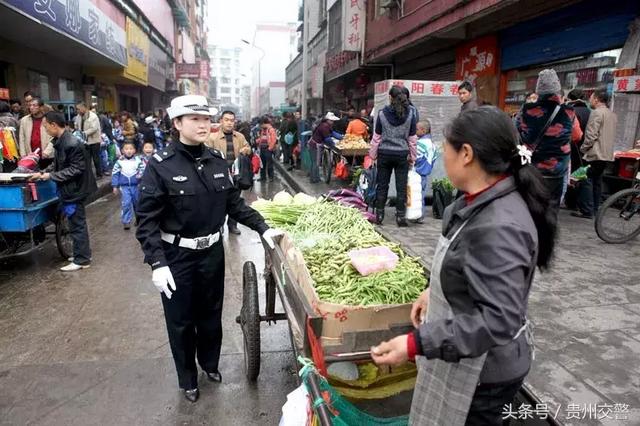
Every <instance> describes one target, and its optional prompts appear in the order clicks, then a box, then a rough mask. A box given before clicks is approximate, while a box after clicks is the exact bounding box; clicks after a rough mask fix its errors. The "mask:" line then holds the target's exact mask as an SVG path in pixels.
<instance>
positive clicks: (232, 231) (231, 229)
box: [229, 227, 242, 235]
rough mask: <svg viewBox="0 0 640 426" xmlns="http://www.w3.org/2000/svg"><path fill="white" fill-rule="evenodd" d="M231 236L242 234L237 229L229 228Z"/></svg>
mask: <svg viewBox="0 0 640 426" xmlns="http://www.w3.org/2000/svg"><path fill="white" fill-rule="evenodd" d="M229 234H233V235H240V234H242V232H240V230H239V229H238V228H237V227H233V228H229Z"/></svg>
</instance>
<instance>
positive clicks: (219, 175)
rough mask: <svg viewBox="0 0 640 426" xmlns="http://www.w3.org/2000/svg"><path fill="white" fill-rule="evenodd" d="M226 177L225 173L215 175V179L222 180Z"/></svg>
mask: <svg viewBox="0 0 640 426" xmlns="http://www.w3.org/2000/svg"><path fill="white" fill-rule="evenodd" d="M223 177H224V173H216V174H215V175H213V178H214V179H220V178H223Z"/></svg>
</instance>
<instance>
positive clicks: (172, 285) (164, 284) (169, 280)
mask: <svg viewBox="0 0 640 426" xmlns="http://www.w3.org/2000/svg"><path fill="white" fill-rule="evenodd" d="M151 281H153V285H155V286H156V288H157V289H158V291H160V293H164V295H165V296H167V299H171V294H172V293H171V292H172V291H176V282H175V281H174V280H173V275H171V269H169V267H168V266H163V267H161V268H158V269H154V270H153V274H152V275H151Z"/></svg>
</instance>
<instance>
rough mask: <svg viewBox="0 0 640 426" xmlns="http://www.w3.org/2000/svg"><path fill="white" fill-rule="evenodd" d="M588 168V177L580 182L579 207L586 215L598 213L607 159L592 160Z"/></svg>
mask: <svg viewBox="0 0 640 426" xmlns="http://www.w3.org/2000/svg"><path fill="white" fill-rule="evenodd" d="M587 164H589V166H591V167H589V169H588V170H587V179H586V180H585V181H582V182H580V191H579V192H578V209H580V212H582V213H583V214H585V215H589V216H593V215H595V214H596V213H598V209H599V208H600V201H601V200H602V175H603V174H604V171H605V169H606V168H607V162H606V161H591V162H589V163H587Z"/></svg>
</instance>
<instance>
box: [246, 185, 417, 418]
mask: <svg viewBox="0 0 640 426" xmlns="http://www.w3.org/2000/svg"><path fill="white" fill-rule="evenodd" d="M279 195H280V194H278V195H277V196H276V197H275V198H274V200H275V202H270V201H265V200H259V201H257V202H256V203H254V204H253V207H254V208H256V209H257V210H258V211H260V212H261V213H262V214H263V216H264V217H265V219H266V220H267V222H269V223H270V224H271V225H273V226H276V227H278V228H280V229H284V230H285V231H287V232H286V235H285V236H284V237H283V238H282V239H281V240H280V241H279V243H278V244H277V245H276V248H275V250H266V263H265V264H266V267H265V271H264V280H265V286H266V300H265V304H266V307H265V315H261V314H260V307H259V300H258V293H259V292H258V280H257V274H256V270H255V266H254V265H253V263H251V262H247V263H246V264H245V265H244V275H243V304H242V310H241V312H240V315H239V316H238V318H237V322H238V323H239V324H240V325H241V327H242V331H243V334H244V346H245V368H246V375H247V378H248V379H249V380H255V379H256V378H257V376H258V374H259V371H260V322H262V321H266V322H271V321H274V322H275V321H278V320H287V321H288V324H289V327H290V336H291V343H292V347H293V350H294V353H295V355H296V356H298V355H302V356H303V357H305V358H309V359H311V360H313V363H314V364H315V367H316V368H317V371H318V372H319V374H320V377H327V378H328V384H330V385H331V387H332V389H333V390H334V391H336V390H339V393H340V394H341V395H343V396H348V397H349V398H354V399H365V400H366V399H381V398H387V397H390V396H392V395H395V394H398V393H400V392H402V391H407V392H408V391H411V390H412V389H413V386H414V382H415V376H416V369H415V366H413V365H410V364H407V365H405V366H402V367H399V368H397V369H392V370H386V369H384V368H378V367H377V366H375V365H374V364H373V363H372V362H371V358H370V348H371V346H373V345H376V344H378V343H379V342H380V341H382V340H385V339H390V338H392V337H394V336H396V335H399V334H402V333H407V332H409V331H410V330H411V329H412V325H411V323H410V320H409V318H410V312H411V304H412V302H413V301H414V300H415V299H416V298H417V297H418V295H419V294H420V293H421V292H422V290H424V288H425V287H426V285H427V279H426V274H425V269H424V268H423V266H422V264H421V263H420V262H419V260H418V259H416V258H412V257H410V256H408V255H407V254H406V253H405V252H404V251H403V250H402V249H401V248H400V247H399V246H398V245H397V244H395V243H391V242H389V241H387V240H385V239H384V238H383V237H382V236H381V235H379V234H378V233H377V232H376V231H375V229H374V227H373V226H372V225H371V224H370V223H369V222H368V221H367V219H366V218H365V217H364V216H363V215H362V214H361V212H360V211H358V210H357V209H354V208H350V207H346V206H342V205H340V204H338V203H334V202H330V201H326V200H322V201H318V200H315V199H313V198H311V197H307V196H304V194H302V195H303V197H301V200H296V201H300V202H291V203H290V204H284V203H286V202H287V200H286V199H285V200H284V201H283V200H280V199H279V198H280V197H279ZM298 196H300V194H298V195H297V196H296V197H298ZM282 198H285V197H282ZM279 202H280V203H282V204H278V203H279ZM276 294H278V295H279V297H280V301H281V303H282V306H283V308H284V312H282V313H276V312H275V306H276V299H275V298H276ZM344 363H347V364H350V363H353V364H350V365H351V370H353V371H355V376H352V377H344V376H341V375H340V374H339V373H335V371H334V369H335V368H338V367H336V364H338V365H339V364H342V365H343V367H344ZM348 366H349V365H347V367H348ZM334 374H337V375H334ZM322 380H323V379H322ZM321 385H322V384H321ZM322 386H324V385H322ZM322 386H321V387H322ZM405 399H406V401H405V402H407V404H405V408H406V409H407V411H408V403H409V402H410V398H405ZM327 406H329V407H330V406H331V401H327ZM354 409H355V408H354ZM393 414H406V411H405V412H402V413H393ZM403 419H404V420H403V421H404V423H400V424H406V418H403ZM372 424H375V423H372Z"/></svg>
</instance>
